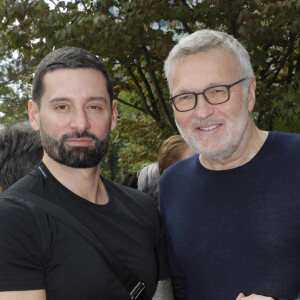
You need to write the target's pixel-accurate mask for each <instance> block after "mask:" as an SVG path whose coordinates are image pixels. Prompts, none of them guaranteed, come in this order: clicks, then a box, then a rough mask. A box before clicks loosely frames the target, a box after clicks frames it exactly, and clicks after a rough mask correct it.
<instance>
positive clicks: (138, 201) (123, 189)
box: [103, 178, 154, 209]
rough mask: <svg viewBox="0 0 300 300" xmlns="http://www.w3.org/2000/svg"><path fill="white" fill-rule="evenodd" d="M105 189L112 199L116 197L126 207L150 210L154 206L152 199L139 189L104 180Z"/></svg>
mask: <svg viewBox="0 0 300 300" xmlns="http://www.w3.org/2000/svg"><path fill="white" fill-rule="evenodd" d="M103 182H104V184H105V187H106V188H107V190H108V194H109V196H110V197H114V200H115V201H117V202H122V203H123V204H124V205H126V204H127V205H137V206H140V207H144V208H146V209H149V207H153V206H154V202H153V200H152V199H151V197H150V196H149V195H147V194H145V193H144V192H141V191H139V190H137V189H134V188H131V187H128V186H124V185H121V184H119V183H116V182H113V181H110V180H108V179H106V178H103Z"/></svg>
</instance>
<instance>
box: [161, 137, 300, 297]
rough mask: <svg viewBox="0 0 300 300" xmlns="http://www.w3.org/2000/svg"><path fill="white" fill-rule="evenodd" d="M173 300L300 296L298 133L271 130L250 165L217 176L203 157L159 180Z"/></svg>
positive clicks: (178, 165)
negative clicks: (167, 242) (240, 294)
mask: <svg viewBox="0 0 300 300" xmlns="http://www.w3.org/2000/svg"><path fill="white" fill-rule="evenodd" d="M160 209H161V213H162V216H163V219H164V221H165V225H166V231H167V237H168V240H169V248H168V255H169V263H170V266H171V269H172V274H173V285H174V290H175V295H176V299H190V300H196V299H197V300H202V299H203V300H235V299H236V297H237V296H238V294H239V293H240V292H243V293H245V294H246V295H249V294H252V293H255V294H259V295H265V296H274V297H276V298H278V299H295V298H296V297H297V295H298V294H299V293H300V135H298V134H285V133H279V132H270V133H269V136H268V138H267V140H266V142H265V144H264V145H263V147H262V148H261V149H260V151H259V152H258V153H257V154H256V156H255V157H254V158H253V159H252V160H251V161H250V162H248V163H247V164H245V165H243V166H240V167H238V168H234V169H230V170H224V171H212V170H208V169H205V168H204V167H203V166H201V164H200V162H199V159H198V155H195V156H193V157H191V158H189V159H187V160H184V161H180V162H178V163H176V164H174V165H173V166H171V167H170V168H169V169H168V170H167V171H166V172H164V175H163V176H162V178H161V182H160Z"/></svg>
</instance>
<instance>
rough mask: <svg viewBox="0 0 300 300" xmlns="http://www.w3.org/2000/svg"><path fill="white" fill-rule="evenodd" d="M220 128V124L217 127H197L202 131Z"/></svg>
mask: <svg viewBox="0 0 300 300" xmlns="http://www.w3.org/2000/svg"><path fill="white" fill-rule="evenodd" d="M219 126H221V125H220V124H217V125H212V126H209V127H198V128H199V129H200V130H204V131H208V130H213V129H215V128H217V127H219Z"/></svg>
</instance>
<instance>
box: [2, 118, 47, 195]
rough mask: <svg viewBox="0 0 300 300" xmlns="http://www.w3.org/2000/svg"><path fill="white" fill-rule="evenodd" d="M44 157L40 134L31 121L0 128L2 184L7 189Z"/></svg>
mask: <svg viewBox="0 0 300 300" xmlns="http://www.w3.org/2000/svg"><path fill="white" fill-rule="evenodd" d="M42 157H43V148H42V145H41V140H40V135H39V133H38V132H36V131H34V130H33V129H32V128H31V126H30V124H29V122H22V123H19V124H16V125H8V124H6V125H4V126H3V127H2V128H1V129H0V185H1V187H2V189H3V190H6V189H7V188H8V187H9V186H10V185H12V184H13V183H15V182H16V181H17V180H19V179H21V178H22V177H23V176H25V175H26V174H27V173H28V172H30V171H31V170H32V169H33V167H34V166H35V165H36V164H38V163H39V162H40V161H41V159H42Z"/></svg>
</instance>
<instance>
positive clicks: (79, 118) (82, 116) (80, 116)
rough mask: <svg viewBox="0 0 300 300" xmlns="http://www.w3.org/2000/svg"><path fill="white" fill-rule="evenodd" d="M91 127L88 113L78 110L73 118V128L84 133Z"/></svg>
mask: <svg viewBox="0 0 300 300" xmlns="http://www.w3.org/2000/svg"><path fill="white" fill-rule="evenodd" d="M90 127H91V125H90V122H89V118H88V115H87V112H86V111H85V110H84V109H76V111H75V113H74V114H73V116H72V121H71V128H72V129H74V130H75V131H78V132H83V131H85V130H87V129H89V128H90Z"/></svg>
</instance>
